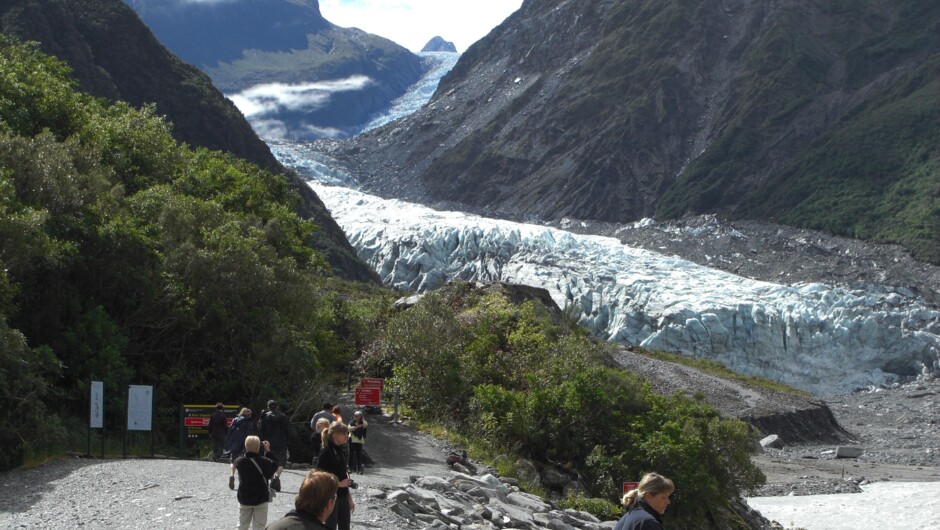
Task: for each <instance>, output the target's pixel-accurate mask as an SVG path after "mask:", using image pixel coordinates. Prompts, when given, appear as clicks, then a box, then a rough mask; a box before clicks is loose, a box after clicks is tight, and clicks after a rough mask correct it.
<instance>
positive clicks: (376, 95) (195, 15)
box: [126, 0, 424, 138]
mask: <svg viewBox="0 0 940 530" xmlns="http://www.w3.org/2000/svg"><path fill="white" fill-rule="evenodd" d="M126 1H127V3H128V4H129V5H131V7H133V8H134V9H135V10H136V11H137V13H138V14H139V15H140V17H141V19H143V21H144V22H145V23H146V24H147V25H148V26H149V27H150V28H151V29H152V30H153V32H154V34H156V36H157V37H158V38H159V39H160V41H161V42H163V43H164V44H165V45H166V46H167V47H168V48H169V49H170V50H172V51H173V52H175V53H176V54H178V55H179V56H180V57H182V58H183V59H185V60H187V61H190V62H192V63H193V64H195V65H196V66H198V67H199V68H201V69H202V70H203V71H204V72H206V73H208V74H209V76H211V77H212V80H213V82H214V83H215V85H216V86H218V87H219V88H220V89H221V90H223V91H224V92H225V93H227V94H235V93H239V92H241V91H244V90H247V89H251V88H252V87H256V86H258V85H263V84H270V83H280V84H284V85H293V86H294V87H295V88H292V89H291V90H301V91H302V92H301V93H299V94H298V96H297V97H294V98H293V100H294V101H293V102H292V104H291V105H285V106H283V107H282V108H280V109H279V110H278V112H277V116H276V118H277V120H278V121H279V122H281V123H282V124H283V126H282V125H280V124H279V127H283V129H284V130H283V131H280V132H279V134H278V136H287V137H294V138H315V137H321V136H347V135H350V134H354V133H356V132H358V131H359V129H360V128H361V126H362V125H364V124H365V123H366V121H368V119H369V117H370V116H372V115H373V114H375V113H376V112H379V111H381V110H383V109H385V108H387V107H388V106H389V104H390V102H391V101H392V100H393V99H395V98H397V97H398V96H400V95H402V94H403V93H404V92H405V90H407V88H408V87H409V86H411V85H412V84H413V83H414V82H415V81H417V80H418V78H419V77H420V76H421V74H422V73H423V72H424V69H423V66H422V64H421V61H420V59H419V58H418V57H417V56H416V55H414V54H413V53H411V52H409V51H408V50H406V49H405V48H403V47H401V46H399V45H397V44H395V43H393V42H391V41H389V40H387V39H384V38H382V37H378V36H375V35H371V34H368V33H365V32H363V31H360V30H358V29H355V28H340V27H338V26H335V25H333V24H331V23H330V22H329V21H328V20H326V19H324V18H323V16H322V15H321V14H320V6H319V3H318V2H317V1H316V0H230V1H227V2H165V1H155V0H126ZM312 82H330V83H332V84H333V85H335V86H332V87H323V88H313V87H304V88H300V89H297V88H296V87H297V86H298V85H302V84H308V85H309V84H310V83H312ZM350 87H354V88H350ZM304 98H306V99H308V100H310V104H307V105H299V104H298V103H297V102H298V101H299V100H301V99H304ZM253 123H254V122H253Z"/></svg>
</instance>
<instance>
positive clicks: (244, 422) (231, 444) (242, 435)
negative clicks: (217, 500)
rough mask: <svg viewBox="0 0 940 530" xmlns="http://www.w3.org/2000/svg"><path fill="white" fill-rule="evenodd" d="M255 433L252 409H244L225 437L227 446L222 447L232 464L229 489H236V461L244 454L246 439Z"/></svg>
mask: <svg viewBox="0 0 940 530" xmlns="http://www.w3.org/2000/svg"><path fill="white" fill-rule="evenodd" d="M254 433H255V428H254V426H252V424H251V409H249V408H242V409H241V410H240V411H238V416H236V417H235V419H234V420H232V424H231V425H229V428H228V434H226V435H225V444H224V445H223V447H222V454H223V455H228V457H229V461H230V462H231V465H230V466H229V477H228V487H229V489H235V459H236V458H238V457H240V456H241V455H242V454H244V452H245V439H246V438H248V437H249V436H251V435H252V434H254Z"/></svg>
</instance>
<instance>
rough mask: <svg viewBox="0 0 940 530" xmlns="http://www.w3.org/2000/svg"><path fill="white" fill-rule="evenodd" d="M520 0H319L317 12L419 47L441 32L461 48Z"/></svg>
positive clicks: (344, 24) (345, 24)
mask: <svg viewBox="0 0 940 530" xmlns="http://www.w3.org/2000/svg"><path fill="white" fill-rule="evenodd" d="M521 5H522V0H472V1H471V0H320V13H321V14H322V15H323V17H324V18H325V19H327V20H329V21H330V22H332V23H334V24H336V25H337V26H342V27H355V28H359V29H361V30H363V31H367V32H369V33H374V34H375V35H380V36H382V37H385V38H387V39H390V40H392V41H394V42H396V43H398V44H400V45H402V46H404V47H405V48H408V49H409V50H411V51H419V50H421V48H423V47H424V45H425V44H427V42H428V41H429V40H431V38H432V37H434V36H437V35H439V36H441V37H443V38H444V40H448V41H451V42H453V43H454V45H456V46H457V51H459V52H464V51H465V50H466V49H467V47H468V46H470V45H471V44H473V43H474V42H476V41H478V40H480V39H481V38H483V37H484V36H486V34H487V33H489V32H490V30H492V29H493V28H494V27H496V26H497V25H499V24H500V23H502V21H503V20H505V19H506V17H508V16H509V15H510V14H512V13H513V12H514V11H516V10H518V9H519V6H521Z"/></svg>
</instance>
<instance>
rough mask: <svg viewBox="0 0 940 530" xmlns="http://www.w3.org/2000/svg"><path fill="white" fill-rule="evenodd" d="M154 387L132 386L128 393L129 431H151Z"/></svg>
mask: <svg viewBox="0 0 940 530" xmlns="http://www.w3.org/2000/svg"><path fill="white" fill-rule="evenodd" d="M151 416H153V387H152V386H143V385H131V386H130V387H129V389H128V391H127V430H129V431H149V430H151V423H152V422H151V420H152V418H151Z"/></svg>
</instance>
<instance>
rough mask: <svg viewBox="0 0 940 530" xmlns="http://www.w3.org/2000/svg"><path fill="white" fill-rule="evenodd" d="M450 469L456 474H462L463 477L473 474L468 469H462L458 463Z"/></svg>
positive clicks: (462, 466) (461, 465)
mask: <svg viewBox="0 0 940 530" xmlns="http://www.w3.org/2000/svg"><path fill="white" fill-rule="evenodd" d="M451 468H452V469H453V470H454V471H456V472H458V473H463V474H465V475H472V474H473V473H472V472H471V471H470V470H469V469H467V468H466V467H464V465H463V464H461V463H460V462H457V463H456V464H454V465H453V466H451Z"/></svg>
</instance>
